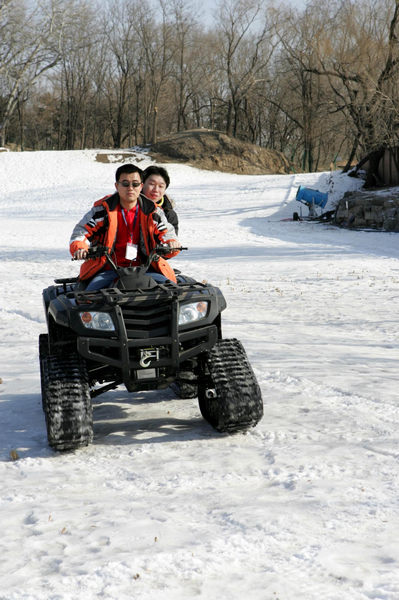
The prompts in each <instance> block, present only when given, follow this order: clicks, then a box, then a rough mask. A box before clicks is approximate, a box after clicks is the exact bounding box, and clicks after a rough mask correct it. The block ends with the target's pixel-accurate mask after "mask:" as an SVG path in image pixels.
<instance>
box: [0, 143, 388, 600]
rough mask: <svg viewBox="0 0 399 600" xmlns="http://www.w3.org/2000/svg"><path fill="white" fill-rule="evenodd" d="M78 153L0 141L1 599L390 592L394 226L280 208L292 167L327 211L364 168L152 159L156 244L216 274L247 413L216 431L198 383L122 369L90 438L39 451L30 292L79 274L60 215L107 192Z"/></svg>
mask: <svg viewBox="0 0 399 600" xmlns="http://www.w3.org/2000/svg"><path fill="white" fill-rule="evenodd" d="M95 155H96V152H94V151H81V152H37V153H13V152H3V153H1V154H0V223H1V239H0V257H1V261H0V276H1V280H2V282H3V285H2V286H1V291H0V334H1V336H0V344H1V346H0V348H1V349H0V353H1V354H0V356H1V361H0V365H1V366H0V377H1V378H2V383H1V384H0V459H1V460H0V477H1V482H2V485H1V492H0V518H1V525H2V527H1V536H0V555H1V562H0V582H1V585H0V600H77V599H79V600H91V599H98V598H101V599H105V600H132V599H134V600H147V599H148V600H154V599H155V600H158V599H162V600H180V599H181V600H183V599H184V600H186V599H194V598H203V599H207V600H235V599H237V600H238V599H241V598H243V597H245V598H246V599H248V600H277V599H280V600H366V599H367V600H369V599H371V598H373V599H381V600H397V599H398V598H399V569H398V557H399V544H398V534H399V519H398V500H397V499H398V496H399V479H398V468H397V466H398V456H399V453H398V449H397V440H398V434H397V430H398V420H399V409H398V383H399V376H398V335H399V324H398V320H397V318H396V314H395V307H396V305H397V299H398V285H399V245H398V239H399V238H398V236H397V234H392V233H381V232H353V231H347V230H340V229H337V228H335V227H332V226H328V225H321V224H317V223H311V222H293V221H286V220H284V219H286V218H288V217H290V216H292V213H293V212H294V211H299V208H300V206H299V205H298V202H296V201H295V194H296V190H297V188H298V186H299V185H305V186H308V187H312V188H315V189H318V190H320V191H323V192H326V191H328V192H329V198H330V200H329V206H328V207H326V209H327V208H329V207H331V206H332V205H333V203H334V202H335V201H336V200H337V199H338V198H340V197H341V196H342V195H343V193H344V191H345V190H349V189H355V188H356V187H359V186H360V185H361V183H360V182H359V181H358V180H355V179H351V178H348V177H346V176H344V175H341V174H333V175H331V174H330V173H314V174H301V175H275V176H272V175H269V176H238V175H227V174H222V173H217V172H209V171H200V170H198V169H193V168H190V167H186V166H184V165H177V164H170V165H167V168H168V171H169V173H170V175H171V181H172V184H171V187H170V193H171V196H172V197H173V198H174V200H175V202H176V209H177V211H178V213H179V217H180V223H181V227H180V235H179V237H180V239H181V241H182V243H183V244H184V245H185V246H188V247H189V251H188V252H186V253H185V254H183V253H181V254H180V255H179V256H178V257H177V258H176V259H174V264H175V266H176V267H178V268H180V269H181V270H182V271H183V272H185V273H187V274H191V275H192V276H193V277H196V278H197V279H199V280H202V279H207V280H208V281H212V283H214V284H215V285H217V286H219V287H220V288H221V289H222V290H223V292H224V294H225V297H226V299H227V305H228V306H227V309H226V311H225V312H224V313H223V317H224V320H223V329H224V335H225V336H226V337H237V338H239V339H240V340H241V341H242V343H243V344H244V346H245V348H246V350H247V353H248V356H249V358H250V360H251V364H252V366H253V368H254V370H255V373H256V375H257V377H258V381H259V384H260V386H261V389H262V394H263V399H264V407H265V414H264V418H263V420H262V421H261V422H260V423H259V425H258V426H257V427H256V428H255V429H253V430H251V431H250V432H248V433H247V434H237V435H234V436H228V435H220V434H217V433H216V432H214V431H213V430H212V429H211V428H210V427H209V426H208V425H207V424H206V423H205V421H204V420H203V419H202V418H201V415H200V413H199V409H198V405H197V400H189V401H187V400H185V401H182V400H177V399H176V397H175V396H174V394H173V392H172V390H166V391H163V392H158V393H155V392H148V393H138V394H134V395H131V394H129V393H128V392H127V391H126V390H124V389H123V388H119V389H117V390H115V391H112V392H108V393H107V394H104V395H103V396H100V397H99V398H97V399H95V400H94V435H95V440H94V443H93V445H91V446H89V447H87V448H84V449H81V450H78V451H76V452H73V453H66V454H59V453H55V452H53V451H52V450H50V449H49V447H48V445H47V439H46V431H45V423H44V417H43V412H42V409H41V398H40V377H39V366H38V347H37V340H38V336H39V334H40V333H42V332H44V331H45V329H46V325H45V319H44V313H43V307H42V299H41V291H42V289H43V288H45V287H47V286H48V285H50V284H51V283H52V281H53V279H54V278H55V277H67V276H69V275H75V274H77V271H78V265H77V264H76V263H73V262H71V261H70V257H69V254H68V240H69V236H70V233H71V230H72V228H73V226H74V224H75V223H76V221H77V220H78V219H79V218H80V217H81V216H82V215H83V213H85V212H86V211H87V210H88V209H89V208H90V206H91V205H92V203H93V202H94V200H96V199H98V198H100V197H102V196H103V195H105V194H106V193H111V192H112V191H113V181H114V173H115V169H116V167H117V166H118V165H119V163H118V155H117V153H116V155H115V163H110V164H104V163H100V162H96V161H95ZM135 160H136V162H138V164H140V166H142V167H145V166H147V165H148V164H149V163H150V160H149V158H148V156H147V155H146V154H144V153H140V152H139V151H137V155H136V159H135ZM304 212H306V209H304Z"/></svg>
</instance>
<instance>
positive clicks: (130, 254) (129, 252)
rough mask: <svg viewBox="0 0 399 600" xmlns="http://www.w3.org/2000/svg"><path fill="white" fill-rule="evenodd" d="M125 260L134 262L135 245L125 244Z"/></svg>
mask: <svg viewBox="0 0 399 600" xmlns="http://www.w3.org/2000/svg"><path fill="white" fill-rule="evenodd" d="M125 258H126V259H127V260H136V258H137V244H131V243H130V242H128V243H127V244H126V252H125Z"/></svg>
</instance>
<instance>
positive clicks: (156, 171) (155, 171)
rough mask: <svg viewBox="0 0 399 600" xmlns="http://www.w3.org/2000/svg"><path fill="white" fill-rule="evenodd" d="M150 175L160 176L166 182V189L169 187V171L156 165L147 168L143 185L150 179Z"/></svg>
mask: <svg viewBox="0 0 399 600" xmlns="http://www.w3.org/2000/svg"><path fill="white" fill-rule="evenodd" d="M150 175H160V176H161V177H162V179H163V180H164V181H165V183H166V187H168V186H169V184H170V177H169V175H168V172H167V170H166V169H164V168H163V167H157V166H156V165H150V166H149V167H147V168H146V169H145V170H144V171H143V183H144V182H145V180H146V179H148V178H149V177H150Z"/></svg>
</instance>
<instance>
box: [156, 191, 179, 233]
mask: <svg viewBox="0 0 399 600" xmlns="http://www.w3.org/2000/svg"><path fill="white" fill-rule="evenodd" d="M157 206H159V208H162V210H163V212H164V213H165V216H166V218H167V219H168V221H169V223H170V224H171V225H173V227H174V228H175V231H176V235H178V234H179V218H178V216H177V213H176V211H175V210H174V208H173V204H172V202H171V201H170V200H169V198H168V197H167V196H166V195H165V196H164V197H163V199H162V200H161V201H160V202H157Z"/></svg>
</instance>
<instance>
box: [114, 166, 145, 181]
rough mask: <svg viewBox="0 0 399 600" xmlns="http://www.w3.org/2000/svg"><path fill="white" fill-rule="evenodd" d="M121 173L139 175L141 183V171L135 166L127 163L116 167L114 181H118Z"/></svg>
mask: <svg viewBox="0 0 399 600" xmlns="http://www.w3.org/2000/svg"><path fill="white" fill-rule="evenodd" d="M121 173H127V174H129V173H138V174H139V175H140V180H141V182H143V171H142V170H141V169H140V167H137V166H136V165H132V164H131V163H128V164H127V165H121V166H120V167H118V168H117V169H116V173H115V181H119V177H120V176H121Z"/></svg>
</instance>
